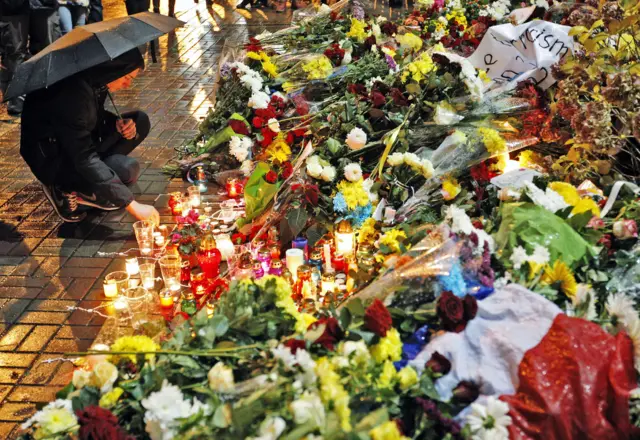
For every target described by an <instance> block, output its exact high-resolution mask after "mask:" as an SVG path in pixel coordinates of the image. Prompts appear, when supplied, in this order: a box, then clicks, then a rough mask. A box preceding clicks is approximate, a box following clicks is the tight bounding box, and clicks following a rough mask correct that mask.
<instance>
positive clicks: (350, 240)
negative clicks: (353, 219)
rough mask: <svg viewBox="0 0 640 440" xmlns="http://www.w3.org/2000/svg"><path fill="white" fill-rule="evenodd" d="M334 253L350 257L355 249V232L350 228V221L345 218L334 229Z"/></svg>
mask: <svg viewBox="0 0 640 440" xmlns="http://www.w3.org/2000/svg"><path fill="white" fill-rule="evenodd" d="M334 236H335V244H336V254H338V255H342V256H344V257H350V256H352V255H353V254H354V251H355V233H354V232H353V229H352V228H351V223H349V222H348V221H346V220H343V221H341V222H340V223H339V224H338V227H337V228H336V231H335V234H334Z"/></svg>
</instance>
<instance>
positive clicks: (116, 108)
mask: <svg viewBox="0 0 640 440" xmlns="http://www.w3.org/2000/svg"><path fill="white" fill-rule="evenodd" d="M107 96H108V97H109V100H111V104H112V105H113V108H114V109H115V111H116V116H118V119H120V120H121V121H122V115H121V114H120V110H118V107H117V106H116V103H115V101H114V100H113V96H112V95H111V92H110V91H109V89H107Z"/></svg>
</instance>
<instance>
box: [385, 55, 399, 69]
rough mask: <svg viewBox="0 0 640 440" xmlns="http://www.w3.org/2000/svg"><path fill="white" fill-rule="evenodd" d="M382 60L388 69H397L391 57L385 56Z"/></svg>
mask: <svg viewBox="0 0 640 440" xmlns="http://www.w3.org/2000/svg"><path fill="white" fill-rule="evenodd" d="M384 59H385V60H386V61H387V66H389V69H391V70H396V69H397V68H398V65H397V64H396V61H395V60H394V59H393V57H392V56H391V55H385V56H384Z"/></svg>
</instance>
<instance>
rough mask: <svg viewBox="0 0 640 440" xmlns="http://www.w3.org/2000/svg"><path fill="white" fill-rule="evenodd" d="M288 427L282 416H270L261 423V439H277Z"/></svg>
mask: <svg viewBox="0 0 640 440" xmlns="http://www.w3.org/2000/svg"><path fill="white" fill-rule="evenodd" d="M286 428H287V422H285V421H284V419H283V418H282V417H270V418H268V419H264V421H263V422H262V423H261V424H260V437H259V438H260V440H276V439H277V438H278V437H280V436H281V435H282V433H283V432H284V430H285V429H286Z"/></svg>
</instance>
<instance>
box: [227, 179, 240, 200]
mask: <svg viewBox="0 0 640 440" xmlns="http://www.w3.org/2000/svg"><path fill="white" fill-rule="evenodd" d="M241 192H242V184H241V183H240V182H239V181H238V179H233V178H229V179H227V196H229V197H231V198H232V199H235V198H236V197H239V196H240V193H241Z"/></svg>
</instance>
